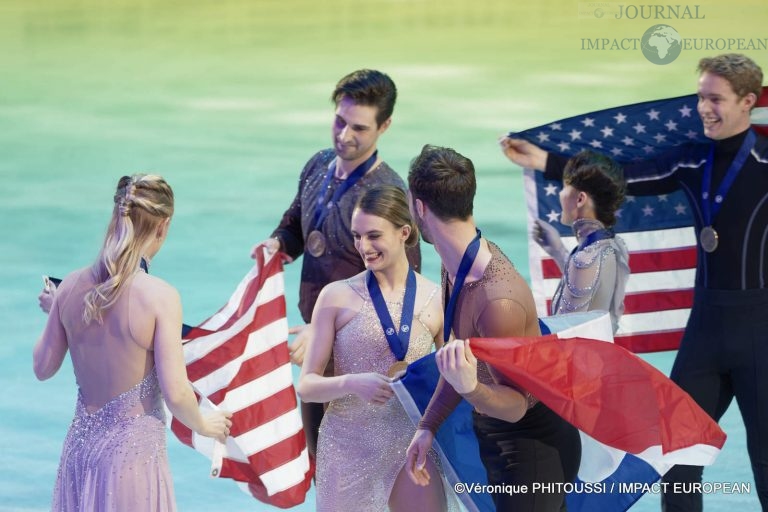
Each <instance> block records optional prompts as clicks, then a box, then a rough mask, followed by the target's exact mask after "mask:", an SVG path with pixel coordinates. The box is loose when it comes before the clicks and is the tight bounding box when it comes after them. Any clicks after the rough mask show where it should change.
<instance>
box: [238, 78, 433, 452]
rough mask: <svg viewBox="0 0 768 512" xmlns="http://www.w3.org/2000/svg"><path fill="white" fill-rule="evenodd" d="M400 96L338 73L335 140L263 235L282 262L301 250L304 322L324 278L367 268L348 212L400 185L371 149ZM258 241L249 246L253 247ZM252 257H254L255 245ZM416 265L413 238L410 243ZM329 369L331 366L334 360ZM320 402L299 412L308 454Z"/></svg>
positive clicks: (377, 83)
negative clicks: (372, 194)
mask: <svg viewBox="0 0 768 512" xmlns="http://www.w3.org/2000/svg"><path fill="white" fill-rule="evenodd" d="M396 98H397V89H396V88H395V84H394V83H393V82H392V80H391V79H390V78H389V76H387V75H386V74H384V73H382V72H380V71H376V70H370V69H361V70H358V71H355V72H353V73H350V74H349V75H347V76H345V77H343V78H342V79H341V80H340V81H339V82H338V83H337V84H336V87H335V89H334V91H333V94H332V95H331V99H332V101H333V103H334V105H335V112H334V117H333V124H332V126H331V135H332V143H333V147H331V148H329V149H325V150H322V151H320V152H318V153H316V154H315V155H314V156H313V157H312V158H311V159H310V160H309V161H308V162H307V163H306V165H305V166H304V169H303V171H302V172H301V175H300V176H299V179H298V190H297V192H296V196H295V197H294V198H293V201H292V202H291V205H290V206H289V207H288V209H287V210H286V211H285V213H284V214H283V217H282V219H281V221H280V224H279V225H278V226H277V228H276V229H275V230H274V231H273V232H272V234H271V235H270V238H268V239H267V240H264V241H263V242H261V244H264V245H266V246H267V249H268V250H271V251H281V252H282V253H283V254H284V259H285V260H286V261H287V262H291V261H294V260H295V259H297V258H299V257H300V256H302V255H303V256H304V258H303V260H302V265H301V283H300V288H299V312H300V313H301V317H302V319H303V320H304V322H306V323H307V324H309V321H310V318H311V317H312V309H313V308H314V305H315V301H316V300H317V297H318V295H319V293H320V290H322V288H323V286H325V285H326V284H328V283H330V282H333V281H337V280H339V279H345V278H348V277H351V276H354V275H356V274H358V273H360V272H361V271H363V270H364V269H365V266H364V265H363V262H362V260H361V259H360V255H359V254H358V252H357V251H356V250H355V244H354V240H353V238H352V232H351V231H350V219H351V217H352V209H353V208H354V205H355V203H356V202H357V200H358V199H359V198H360V196H361V195H362V194H363V193H364V192H365V191H366V190H368V189H369V188H371V187H374V186H377V185H393V186H397V187H399V188H401V189H405V183H404V182H403V180H402V178H401V177H400V176H399V175H398V174H397V173H396V172H395V171H394V170H393V169H392V168H391V167H390V166H389V165H387V163H386V162H384V161H383V160H382V159H381V157H380V156H379V155H378V153H377V151H376V146H377V143H378V139H379V137H380V136H381V135H383V134H384V133H385V132H386V131H387V129H388V128H389V126H390V124H391V123H392V113H393V111H394V107H395V100H396ZM261 244H257V245H256V246H254V249H255V248H256V247H258V245H261ZM251 252H252V256H253V250H252V251H251ZM408 258H409V260H410V262H411V265H412V266H413V267H414V269H416V270H417V271H418V269H419V268H420V265H421V254H420V252H419V247H418V245H417V246H415V247H412V248H409V250H408ZM290 332H291V333H292V334H296V338H295V339H294V340H293V342H292V344H291V346H290V350H291V360H292V361H293V362H294V363H295V364H299V365H300V364H301V363H302V361H303V358H304V350H305V347H306V340H307V338H308V336H309V329H307V328H306V327H305V326H296V327H292V328H291V331H290ZM328 373H329V374H330V373H332V361H331V362H330V363H329V368H328ZM322 415H323V406H322V404H311V405H310V404H304V403H302V417H303V420H304V427H305V429H304V430H305V434H306V436H307V445H308V448H309V451H310V455H314V452H315V440H316V438H317V428H318V426H319V424H320V420H321V418H322Z"/></svg>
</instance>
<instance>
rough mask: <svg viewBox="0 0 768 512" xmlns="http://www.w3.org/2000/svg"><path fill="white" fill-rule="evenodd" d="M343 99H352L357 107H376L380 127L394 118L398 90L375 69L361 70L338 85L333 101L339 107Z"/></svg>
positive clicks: (334, 91) (343, 79)
mask: <svg viewBox="0 0 768 512" xmlns="http://www.w3.org/2000/svg"><path fill="white" fill-rule="evenodd" d="M342 98H349V99H351V100H352V101H353V102H354V103H355V105H365V106H370V107H376V125H377V127H378V126H381V124H382V123H383V122H384V121H386V120H387V119H389V118H390V117H392V112H393V111H394V110H395V101H396V100H397V88H396V87H395V83H394V82H393V81H392V79H391V78H389V76H388V75H386V74H385V73H382V72H381V71H376V70H374V69H359V70H357V71H353V72H352V73H350V74H348V75H347V76H345V77H344V78H342V79H341V80H339V83H337V84H336V88H335V89H334V90H333V94H331V100H332V101H333V103H334V104H336V105H338V104H339V101H341V100H342Z"/></svg>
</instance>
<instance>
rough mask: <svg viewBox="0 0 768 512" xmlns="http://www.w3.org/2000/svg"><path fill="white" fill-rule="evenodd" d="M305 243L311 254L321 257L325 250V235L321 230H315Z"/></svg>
mask: <svg viewBox="0 0 768 512" xmlns="http://www.w3.org/2000/svg"><path fill="white" fill-rule="evenodd" d="M305 245H306V247H307V252H308V253H309V254H311V255H312V256H314V257H315V258H319V257H320V256H322V255H323V253H324V252H325V236H323V234H322V233H321V232H320V231H318V230H314V231H312V232H311V233H310V234H309V236H308V237H307V243H306V244H305Z"/></svg>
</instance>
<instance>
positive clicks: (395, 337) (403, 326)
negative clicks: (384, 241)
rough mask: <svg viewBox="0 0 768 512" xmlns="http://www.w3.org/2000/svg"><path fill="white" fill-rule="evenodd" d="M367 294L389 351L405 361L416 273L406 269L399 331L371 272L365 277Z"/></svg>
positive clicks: (409, 334)
mask: <svg viewBox="0 0 768 512" xmlns="http://www.w3.org/2000/svg"><path fill="white" fill-rule="evenodd" d="M366 285H367V286H368V294H369V295H370V296H371V302H373V307H374V309H375V310H376V314H377V315H378V317H379V321H380V322H381V328H382V329H384V336H386V338H387V343H389V349H390V350H391V351H392V353H393V354H394V355H395V357H396V358H397V360H398V361H402V360H404V359H405V354H407V353H408V342H409V339H410V337H411V322H413V310H414V307H415V306H416V272H414V271H413V269H412V268H409V269H408V278H407V279H406V281H405V297H404V298H403V311H402V313H401V314H400V329H399V330H398V329H395V324H394V323H393V322H392V316H391V315H390V314H389V310H388V309H387V303H386V301H385V300H384V296H383V295H382V293H381V288H380V287H379V282H378V281H377V280H376V276H375V275H373V272H371V271H368V276H367V277H366Z"/></svg>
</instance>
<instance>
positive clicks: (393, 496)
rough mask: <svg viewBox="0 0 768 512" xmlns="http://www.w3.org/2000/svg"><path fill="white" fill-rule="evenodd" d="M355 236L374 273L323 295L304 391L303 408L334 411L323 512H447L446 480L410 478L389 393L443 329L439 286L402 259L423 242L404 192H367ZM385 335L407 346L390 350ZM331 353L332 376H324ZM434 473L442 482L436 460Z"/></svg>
mask: <svg viewBox="0 0 768 512" xmlns="http://www.w3.org/2000/svg"><path fill="white" fill-rule="evenodd" d="M352 234H353V236H354V238H355V246H356V248H357V250H358V252H359V253H360V256H361V257H362V258H363V261H364V262H365V266H366V268H367V270H366V271H365V272H362V273H360V274H358V275H356V276H354V277H351V278H349V279H346V280H343V281H336V282H334V283H331V284H329V285H327V286H326V287H325V288H324V289H323V291H322V292H321V293H320V296H319V298H318V300H317V304H316V305H315V309H314V312H313V315H312V323H311V326H312V329H313V332H312V338H311V343H310V345H309V347H308V351H307V355H306V357H305V359H304V364H303V366H302V370H301V377H300V379H299V386H298V392H299V395H300V396H301V398H302V400H305V401H309V402H330V403H329V404H328V408H327V410H326V413H325V416H324V417H323V421H322V423H321V425H320V433H319V438H318V446H317V473H316V486H317V510H318V511H320V512H323V511H339V510H365V511H379V510H387V509H389V510H392V511H412V510H419V511H425V512H426V511H440V510H445V509H446V507H447V499H446V495H445V490H444V488H443V484H442V481H441V479H440V478H434V479H433V480H432V481H431V482H430V485H428V486H427V487H419V486H417V485H415V484H413V483H412V482H411V481H410V479H409V478H408V476H407V475H406V473H405V471H404V469H403V467H404V465H405V450H406V448H408V443H409V442H410V437H411V436H412V435H413V433H414V431H415V429H416V427H415V426H414V425H413V423H412V422H411V420H410V419H409V417H408V415H407V414H406V412H405V410H404V409H403V407H402V405H401V404H400V402H399V401H398V400H397V398H395V397H394V396H393V392H392V389H391V387H390V382H392V377H393V376H395V375H396V374H397V373H398V372H399V371H402V370H404V369H405V366H406V364H407V363H410V362H413V361H415V360H416V359H418V358H420V357H422V356H424V355H426V354H428V353H429V352H430V351H431V350H432V347H433V346H434V344H435V343H436V341H437V340H440V338H441V336H442V331H441V328H442V324H443V322H442V317H443V312H442V309H441V302H440V297H439V294H438V293H437V291H438V289H439V287H438V286H437V285H436V284H435V283H432V282H430V281H428V280H427V279H425V278H424V277H422V276H420V275H417V274H415V272H413V271H412V270H411V269H410V266H409V265H408V260H407V258H406V255H405V247H406V245H411V244H413V243H416V242H417V241H418V234H417V231H416V228H415V226H414V225H413V223H412V220H411V217H410V213H409V211H408V203H407V200H406V196H405V193H404V192H403V191H402V190H400V189H398V188H396V187H385V186H383V187H376V188H372V189H370V190H369V191H367V192H366V193H365V195H363V196H362V197H361V199H360V201H359V202H358V205H357V207H356V208H355V210H354V212H353V214H352ZM409 295H410V300H409V298H408V297H409ZM376 296H378V299H377V298H376ZM404 312H405V314H404ZM383 317H386V320H382V318H383ZM385 326H391V329H387V328H386V327H385ZM403 326H406V327H405V329H403ZM387 330H390V333H389V336H390V338H391V336H392V332H397V333H398V336H399V335H400V334H401V333H405V334H406V336H402V338H406V339H407V341H404V342H403V344H402V345H401V346H400V348H399V349H397V341H395V342H394V343H395V345H394V347H395V348H394V349H393V345H392V343H393V342H392V341H390V340H389V339H388V338H387V335H386V334H385V332H386V331H387ZM398 350H399V354H397V353H396V352H397V351H398ZM331 351H333V361H334V373H333V375H334V376H333V377H325V376H323V369H324V368H325V365H326V362H327V361H328V359H329V357H330V354H331ZM427 464H428V465H429V466H430V467H432V468H433V470H434V471H435V472H433V473H432V474H433V475H438V474H440V473H439V472H438V471H437V470H436V463H435V461H434V460H433V459H428V462H427Z"/></svg>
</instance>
